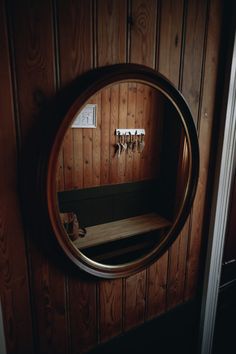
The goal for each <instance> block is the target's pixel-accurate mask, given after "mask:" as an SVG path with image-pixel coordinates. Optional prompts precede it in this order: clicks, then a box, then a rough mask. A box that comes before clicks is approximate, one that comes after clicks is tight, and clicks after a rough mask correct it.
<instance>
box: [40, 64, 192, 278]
mask: <svg viewBox="0 0 236 354" xmlns="http://www.w3.org/2000/svg"><path fill="white" fill-rule="evenodd" d="M128 80H131V81H136V82H141V83H143V84H147V85H149V86H152V87H153V88H155V89H157V90H158V91H160V92H161V93H162V94H164V95H165V97H167V99H168V100H170V102H171V103H172V105H173V106H174V107H175V108H176V110H177V111H178V113H179V117H180V119H181V123H182V125H183V127H184V131H185V134H186V140H187V146H188V151H189V175H188V179H187V186H186V191H185V195H184V200H183V202H182V205H181V206H180V209H179V212H178V215H177V217H176V219H175V221H174V222H173V225H172V226H171V228H170V230H169V232H167V234H166V235H165V236H164V237H163V239H161V240H160V242H159V243H158V245H157V246H155V248H154V249H153V250H152V251H151V252H149V253H148V254H146V255H144V256H142V257H141V258H139V259H137V260H134V261H132V262H130V263H125V264H120V265H107V264H102V263H98V262H96V261H94V260H92V259H90V258H88V257H86V256H85V255H84V254H83V253H82V252H81V251H80V250H78V249H77V248H75V246H74V245H73V244H72V242H71V241H70V240H69V237H68V235H67V234H66V231H65V229H64V227H63V225H62V223H61V219H60V214H59V208H58V200H57V191H56V172H55V171H56V166H57V160H58V155H59V151H60V148H61V145H62V142H63V138H64V135H65V133H66V131H67V129H68V127H69V126H70V125H71V123H72V121H73V119H74V117H75V114H76V113H77V112H78V111H79V110H80V109H81V108H82V107H83V105H84V104H85V103H86V101H87V100H88V99H89V98H90V97H91V96H92V95H94V94H95V93H96V92H98V91H99V90H101V89H103V88H104V87H106V86H108V85H112V84H115V83H119V82H123V81H128ZM72 96H73V97H71V98H70V99H69V101H70V103H69V104H68V103H67V106H66V105H65V107H64V111H65V112H66V113H65V115H64V116H63V117H61V118H60V119H59V120H58V122H57V124H55V127H54V132H53V134H51V141H50V143H49V146H50V148H49V149H48V153H47V157H46V158H47V160H46V164H45V166H46V168H45V172H44V179H45V181H44V182H45V183H44V185H45V186H46V188H45V191H44V192H46V194H45V198H46V203H47V212H48V218H49V221H50V224H51V227H52V229H53V232H54V234H55V237H56V239H57V241H58V243H59V245H60V247H61V248H62V250H63V251H64V253H65V254H66V255H67V257H69V259H70V260H71V261H72V262H73V263H74V264H75V265H76V266H78V267H79V268H80V269H82V270H84V271H86V272H88V273H90V274H92V275H95V276H100V277H103V278H118V277H123V276H129V275H131V274H132V273H134V272H136V271H140V270H142V269H143V268H145V267H146V266H147V265H149V264H150V263H152V262H154V261H155V260H157V259H158V258H159V257H160V256H161V255H162V254H163V253H164V252H165V251H166V250H167V249H168V248H169V247H170V245H171V244H172V243H173V242H174V240H175V239H176V238H177V236H178V235H179V233H180V231H181V229H182V227H183V226H184V223H185V221H186V219H187V217H188V215H189V212H190V210H191V206H192V203H193V200H194V197H195V193H196V187H197V181H198V174H199V146H198V138H197V133H196V129H195V124H194V121H193V118H192V115H191V112H190V109H189V107H188V105H187V103H186V101H185V99H184V98H183V96H182V94H181V93H180V92H179V91H178V90H177V89H176V88H175V87H174V86H173V85H172V83H170V82H169V81H168V80H167V79H166V78H165V77H163V76H162V75H160V74H159V73H157V72H156V71H154V70H152V69H150V68H147V67H145V66H142V65H135V64H118V65H112V66H107V67H103V68H99V69H96V70H93V71H90V72H88V73H87V74H85V75H83V76H82V77H81V78H79V79H78V81H77V82H76V85H75V88H74V94H73V95H72ZM44 200H45V199H44Z"/></svg>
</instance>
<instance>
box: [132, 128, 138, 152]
mask: <svg viewBox="0 0 236 354" xmlns="http://www.w3.org/2000/svg"><path fill="white" fill-rule="evenodd" d="M137 145H138V142H137V131H136V132H135V135H134V139H133V142H132V151H133V152H135V151H136V149H137Z"/></svg>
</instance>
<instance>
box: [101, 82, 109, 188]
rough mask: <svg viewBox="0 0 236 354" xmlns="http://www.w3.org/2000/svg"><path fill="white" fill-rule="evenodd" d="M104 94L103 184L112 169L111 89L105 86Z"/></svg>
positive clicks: (106, 182) (107, 180)
mask: <svg viewBox="0 0 236 354" xmlns="http://www.w3.org/2000/svg"><path fill="white" fill-rule="evenodd" d="M101 96H102V123H101V128H102V136H101V139H102V141H101V184H108V183H109V182H110V181H109V175H110V173H109V170H110V114H111V89H110V87H108V88H105V89H103V90H102V92H101Z"/></svg>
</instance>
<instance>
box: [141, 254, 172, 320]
mask: <svg viewBox="0 0 236 354" xmlns="http://www.w3.org/2000/svg"><path fill="white" fill-rule="evenodd" d="M167 270H168V252H166V253H165V254H164V255H163V256H162V257H161V258H160V259H159V260H158V261H157V262H155V263H153V264H152V265H151V266H150V267H149V269H148V272H147V276H148V278H147V308H146V319H147V320H150V319H152V318H154V317H156V316H158V315H160V314H162V313H164V312H165V311H166V291H167Z"/></svg>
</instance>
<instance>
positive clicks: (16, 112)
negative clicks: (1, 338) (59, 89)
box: [4, 1, 39, 353]
mask: <svg viewBox="0 0 236 354" xmlns="http://www.w3.org/2000/svg"><path fill="white" fill-rule="evenodd" d="M4 7H5V14H4V15H5V18H6V33H7V39H8V52H9V67H10V80H11V83H10V84H11V101H12V102H11V105H12V115H13V117H12V118H13V123H14V130H15V139H16V160H17V166H16V172H17V175H18V176H19V182H16V186H17V192H18V193H19V194H18V196H17V199H18V202H19V207H20V206H21V202H22V190H21V186H20V184H21V182H22V179H23V174H22V166H21V163H20V161H21V157H22V138H21V136H22V128H21V124H20V109H19V98H18V84H17V74H16V55H15V45H14V44H15V43H14V36H13V33H14V30H13V23H12V19H11V10H10V4H9V3H7V1H5V4H4ZM22 214H23V215H22V219H23V221H22V231H23V234H24V245H25V255H26V281H27V288H28V294H29V307H30V316H31V318H30V320H31V324H32V344H33V350H34V353H37V352H38V350H37V349H38V348H39V346H38V344H37V343H38V336H37V333H38V330H37V325H36V320H35V316H34V315H33V314H34V311H33V309H34V308H35V303H34V300H33V299H34V297H33V289H32V288H33V286H32V283H33V282H32V261H31V251H30V245H29V233H28V230H27V227H26V221H25V215H24V213H22Z"/></svg>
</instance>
